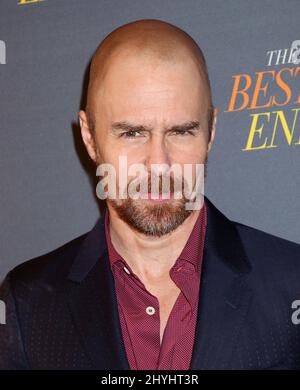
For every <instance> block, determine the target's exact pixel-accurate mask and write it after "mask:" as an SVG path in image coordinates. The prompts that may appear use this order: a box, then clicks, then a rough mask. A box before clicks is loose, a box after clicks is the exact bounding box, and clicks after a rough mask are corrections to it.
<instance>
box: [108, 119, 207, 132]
mask: <svg viewBox="0 0 300 390" xmlns="http://www.w3.org/2000/svg"><path fill="white" fill-rule="evenodd" d="M199 126H200V122H199V121H188V122H184V123H182V124H179V125H174V126H171V127H170V128H167V129H166V130H167V131H188V130H194V129H197V128H198V127H199ZM111 128H112V129H113V130H123V131H152V128H151V127H147V126H144V125H134V124H131V123H129V122H127V121H121V122H114V123H113V124H112V126H111Z"/></svg>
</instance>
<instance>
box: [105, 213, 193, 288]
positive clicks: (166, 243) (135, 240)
mask: <svg viewBox="0 0 300 390" xmlns="http://www.w3.org/2000/svg"><path fill="white" fill-rule="evenodd" d="M108 212H109V221H110V223H109V231H110V237H111V242H112V244H113V246H114V248H115V249H116V251H117V252H118V253H119V254H120V256H122V258H123V259H124V260H125V261H126V262H127V264H128V265H129V266H130V268H131V269H132V270H133V272H134V273H135V274H136V275H137V276H138V277H139V278H140V279H141V280H142V281H143V282H144V283H149V284H151V283H159V282H160V281H162V280H165V279H168V278H169V271H170V269H171V268H172V267H173V265H174V264H175V262H176V260H177V258H178V257H179V255H180V253H181V251H182V250H183V248H184V246H185V244H186V242H187V240H188V238H189V236H190V234H191V232H192V230H193V227H194V225H195V223H196V220H197V218H198V216H199V212H200V211H199V210H196V211H193V212H192V213H191V214H190V215H189V216H188V218H187V219H186V220H185V221H184V222H183V223H182V224H181V225H180V226H178V227H177V228H176V229H175V230H174V231H173V232H171V233H169V234H166V235H164V236H161V237H152V236H147V235H144V234H142V233H140V232H137V231H136V230H134V229H133V228H131V227H130V226H129V225H128V224H127V223H125V222H124V221H123V220H121V219H120V218H119V217H118V215H117V213H116V212H115V210H114V209H112V208H111V207H109V206H108Z"/></svg>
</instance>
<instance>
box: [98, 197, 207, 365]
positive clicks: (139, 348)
mask: <svg viewBox="0 0 300 390" xmlns="http://www.w3.org/2000/svg"><path fill="white" fill-rule="evenodd" d="M205 229H206V207H205V203H204V205H203V207H202V209H201V210H200V213H199V217H198V218H197V221H196V223H195V225H194V227H193V230H192V232H191V234H190V237H189V239H188V241H187V242H186V245H185V247H184V248H183V250H182V252H181V254H180V256H179V257H178V259H177V260H176V262H175V264H174V266H173V267H172V268H171V270H170V277H171V278H172V280H173V281H174V283H176V285H177V286H178V287H179V288H180V290H181V292H180V293H179V296H178V298H177V300H176V302H175V304H174V306H173V308H172V311H171V313H170V316H169V319H168V321H167V324H166V327H165V331H164V335H163V339H162V343H161V344H160V319H159V302H158V299H157V298H156V297H155V296H154V295H152V294H151V293H150V292H148V291H147V290H146V288H145V286H144V284H143V283H142V282H141V281H140V279H139V278H138V277H137V276H136V275H135V274H134V273H133V271H132V269H131V268H130V267H129V265H128V264H127V263H126V262H125V260H124V259H122V257H121V256H120V255H119V254H118V253H117V251H116V250H115V248H114V247H113V245H112V242H111V239H110V233H109V213H108V211H107V210H106V212H105V234H106V241H107V246H108V255H109V260H110V265H111V270H112V273H113V276H114V281H115V288H116V295H117V301H118V311H119V317H120V322H121V329H122V335H123V340H124V345H125V350H126V354H127V359H128V362H129V366H130V368H131V369H132V370H188V369H189V368H190V363H191V358H192V352H193V346H194V338H195V329H196V322H197V311H198V301H199V289H200V274H201V265H202V254H203V246H204V237H205Z"/></svg>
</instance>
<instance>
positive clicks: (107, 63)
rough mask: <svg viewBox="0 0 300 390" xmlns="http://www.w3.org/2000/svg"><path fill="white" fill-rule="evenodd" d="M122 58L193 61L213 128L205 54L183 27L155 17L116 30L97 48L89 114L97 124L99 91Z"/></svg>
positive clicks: (88, 106) (89, 90) (91, 71)
mask: <svg viewBox="0 0 300 390" xmlns="http://www.w3.org/2000/svg"><path fill="white" fill-rule="evenodd" d="M120 58H123V60H124V59H125V60H126V59H129V58H130V59H132V58H135V59H136V60H144V61H151V62H152V63H157V64H160V63H161V64H168V65H174V64H176V63H179V62H182V63H184V62H185V61H187V60H189V61H190V62H192V63H193V64H194V65H195V67H196V69H197V71H198V72H199V75H200V77H201V80H202V82H203V84H204V89H205V94H206V98H207V106H208V116H209V117H208V121H209V127H210V126H211V121H212V111H213V110H212V97H211V88H210V82H209V77H208V72H207V67H206V63H205V59H204V56H203V53H202V51H201V49H200V48H199V46H198V45H197V44H196V42H195V41H194V40H193V39H192V38H191V37H190V36H189V35H188V34H187V33H186V32H184V31H183V30H181V29H180V28H178V27H176V26H174V25H172V24H169V23H166V22H163V21H160V20H152V19H144V20H138V21H135V22H131V23H128V24H125V25H123V26H121V27H118V28H117V29H115V30H114V31H112V32H111V33H110V34H109V35H108V36H107V37H106V38H105V39H104V40H103V41H102V42H101V43H100V45H99V46H98V47H97V49H96V51H95V53H94V55H93V58H92V62H91V67H90V75H89V85H88V94H87V106H86V113H87V115H88V118H89V120H90V125H91V127H94V121H95V119H94V112H95V109H96V103H97V92H98V91H99V88H101V85H102V83H103V81H104V79H105V76H106V75H107V73H108V71H109V69H110V68H111V66H112V64H114V63H115V62H116V61H118V60H120Z"/></svg>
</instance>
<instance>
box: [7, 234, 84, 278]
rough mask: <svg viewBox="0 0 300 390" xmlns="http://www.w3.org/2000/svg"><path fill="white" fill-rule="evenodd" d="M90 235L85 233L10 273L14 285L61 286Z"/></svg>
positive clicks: (24, 263) (26, 262)
mask: <svg viewBox="0 0 300 390" xmlns="http://www.w3.org/2000/svg"><path fill="white" fill-rule="evenodd" d="M87 235H88V232H87V233H84V234H82V235H80V236H78V237H76V238H74V239H72V240H71V241H68V242H66V243H64V244H63V245H61V246H59V247H57V248H55V249H54V250H52V251H51V252H47V253H45V254H42V255H40V256H37V257H34V258H32V259H29V260H27V261H25V262H23V263H21V264H19V265H18V266H16V267H15V268H13V269H12V270H11V271H10V272H9V277H10V280H11V281H13V282H14V283H21V284H25V285H26V284H27V285H31V286H32V285H35V284H43V283H46V284H48V285H49V286H50V285H53V286H54V285H59V284H60V283H61V282H62V281H63V280H65V278H66V277H67V275H68V273H69V270H70V267H71V266H72V264H73V261H74V258H75V257H76V255H77V253H78V251H79V248H80V246H81V244H82V242H83V241H84V239H85V238H86V236H87Z"/></svg>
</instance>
